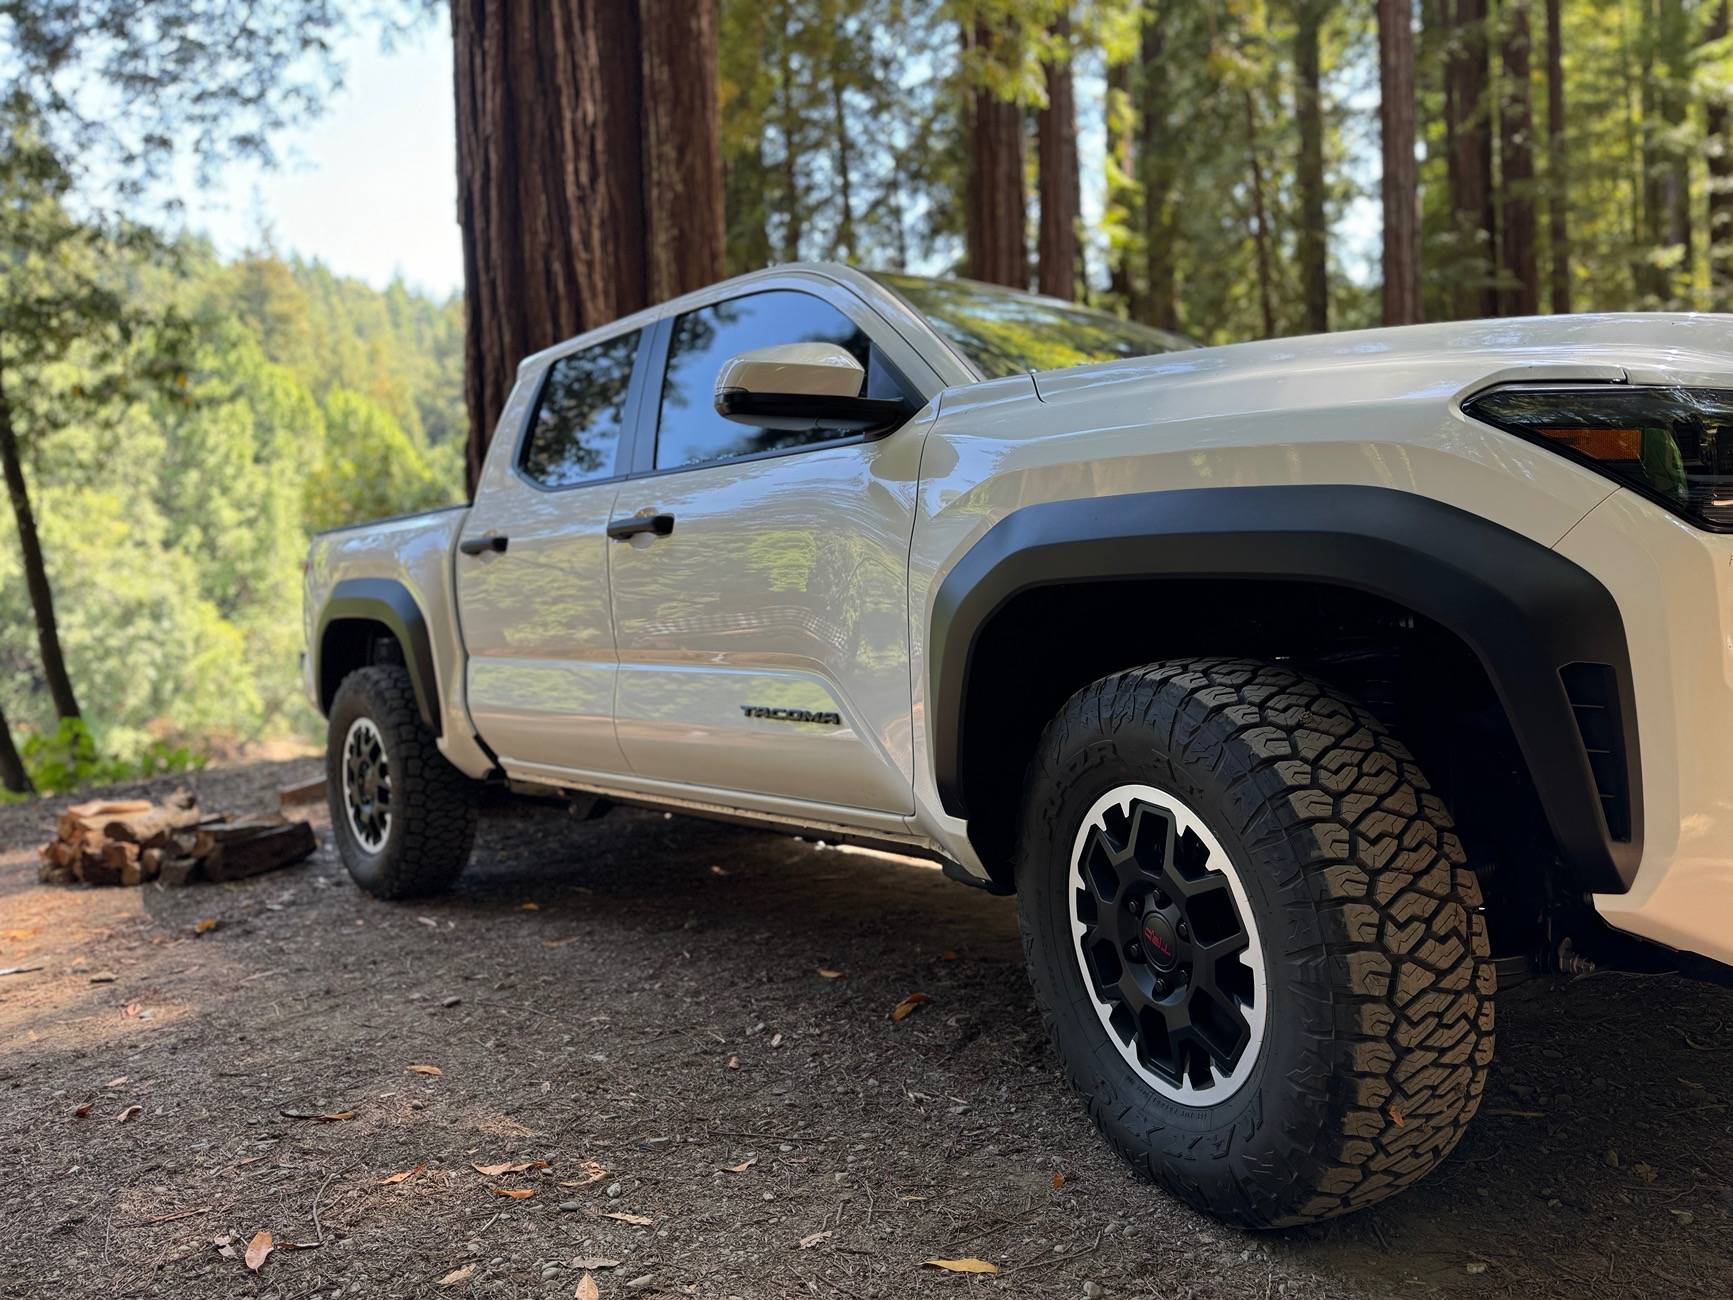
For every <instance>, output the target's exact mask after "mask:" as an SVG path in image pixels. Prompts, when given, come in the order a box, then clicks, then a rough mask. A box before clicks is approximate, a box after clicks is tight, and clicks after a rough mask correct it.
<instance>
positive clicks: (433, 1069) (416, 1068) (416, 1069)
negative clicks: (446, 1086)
mask: <svg viewBox="0 0 1733 1300" xmlns="http://www.w3.org/2000/svg"><path fill="white" fill-rule="evenodd" d="M404 1069H406V1070H408V1071H409V1073H411V1074H429V1075H432V1076H433V1077H434V1078H435V1079H437V1078H439V1077H440V1076H442V1075H443V1074H444V1073H445V1071H444V1070H442V1069H440V1068H439V1067H438V1066H437V1065H408V1066H405V1067H404Z"/></svg>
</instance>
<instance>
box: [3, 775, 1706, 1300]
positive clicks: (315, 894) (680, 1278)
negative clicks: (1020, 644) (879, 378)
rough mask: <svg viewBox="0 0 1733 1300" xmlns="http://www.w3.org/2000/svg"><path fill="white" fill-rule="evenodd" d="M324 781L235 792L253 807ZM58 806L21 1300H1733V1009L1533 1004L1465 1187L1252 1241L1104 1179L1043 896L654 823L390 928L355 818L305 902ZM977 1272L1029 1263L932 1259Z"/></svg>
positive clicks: (35, 828)
mask: <svg viewBox="0 0 1733 1300" xmlns="http://www.w3.org/2000/svg"><path fill="white" fill-rule="evenodd" d="M308 771H309V769H308V767H307V766H306V765H276V766H259V767H255V768H249V769H238V770H235V771H231V772H226V773H214V774H209V775H207V776H204V777H201V778H199V783H200V786H201V796H202V797H203V799H204V802H205V803H206V805H207V806H211V807H223V806H231V807H242V806H249V805H252V806H256V805H258V804H260V803H262V802H264V801H265V800H266V799H267V798H268V796H269V793H270V791H271V790H273V789H274V788H275V787H276V786H278V785H280V784H286V783H287V782H288V781H289V780H290V779H292V778H296V777H300V776H304V775H306V774H307V772H308ZM48 811H49V810H45V809H43V808H41V807H33V808H24V809H8V810H4V811H0V967H10V966H33V965H41V966H42V967H43V969H41V970H39V971H34V972H29V973H25V974H21V975H15V976H7V977H0V1044H4V1046H3V1047H0V1098H4V1104H3V1105H0V1172H3V1175H4V1177H5V1179H6V1186H7V1187H8V1188H9V1189H10V1194H9V1195H8V1197H7V1198H6V1199H5V1201H4V1203H3V1205H0V1295H5V1296H8V1297H10V1296H14V1295H16V1296H19V1297H35V1296H45V1297H46V1296H68V1295H76V1296H85V1295H89V1296H117V1297H118V1296H139V1295H151V1296H175V1297H182V1296H186V1297H202V1296H210V1297H218V1296H221V1297H229V1296H258V1297H261V1298H272V1300H311V1297H314V1296H320V1297H336V1296H339V1295H347V1296H354V1297H361V1296H369V1297H370V1296H422V1295H425V1296H449V1295H478V1296H499V1297H506V1296H571V1295H572V1294H573V1292H574V1289H575V1287H576V1284H577V1282H578V1279H579V1277H580V1276H581V1273H582V1268H581V1267H579V1266H577V1265H576V1264H575V1263H574V1261H578V1260H583V1261H586V1262H587V1263H588V1265H589V1267H590V1268H591V1269H592V1270H593V1271H594V1272H595V1275H596V1277H597V1279H598V1282H599V1284H600V1290H601V1294H602V1295H603V1296H613V1295H633V1296H657V1295H697V1296H714V1297H726V1296H739V1297H745V1298H747V1300H757V1298H759V1297H782V1296H788V1295H794V1294H801V1295H818V1296H842V1297H855V1298H857V1300H858V1298H861V1297H867V1296H883V1297H897V1298H900V1297H905V1296H924V1295H951V1294H961V1293H962V1292H964V1291H968V1292H993V1293H997V1294H1013V1295H1020V1296H1048V1295H1052V1296H1079V1295H1082V1294H1083V1287H1084V1283H1085V1282H1086V1281H1093V1282H1095V1283H1097V1284H1099V1285H1100V1286H1101V1287H1102V1288H1103V1289H1104V1291H1105V1294H1106V1295H1107V1296H1110V1297H1137V1296H1149V1297H1162V1300H1169V1298H1172V1297H1187V1296H1200V1297H1202V1296H1242V1295H1250V1296H1262V1295H1271V1296H1307V1297H1310V1296H1387V1295H1402V1296H1411V1295H1432V1294H1438V1295H1452V1296H1454V1295H1488V1296H1503V1295H1511V1296H1515V1295H1522V1296H1555V1295H1556V1296H1561V1297H1562V1296H1566V1295H1569V1296H1572V1297H1578V1296H1581V1295H1582V1294H1583V1293H1584V1292H1585V1291H1590V1292H1593V1293H1596V1294H1600V1295H1609V1296H1610V1295H1620V1296H1623V1295H1632V1296H1646V1295H1653V1296H1669V1297H1671V1296H1680V1295H1686V1296H1717V1297H1719V1296H1725V1295H1727V1294H1728V1292H1729V1286H1730V1283H1729V1278H1730V1276H1733V1234H1730V1233H1729V1231H1728V1221H1729V1217H1730V1212H1733V1188H1730V1187H1729V1180H1730V1178H1733V1172H1730V1171H1733V1116H1730V1114H1729V1110H1728V1106H1729V1103H1730V1101H1733V1084H1730V1083H1729V1066H1730V1065H1733V1031H1730V1029H1729V1026H1728V1018H1729V1014H1730V1012H1733V994H1729V993H1727V992H1724V991H1721V990H1716V989H1710V988H1706V987H1702V986H1697V985H1692V984H1688V983H1685V982H1682V981H1679V980H1675V979H1672V978H1646V979H1622V978H1618V977H1594V978H1591V979H1588V980H1582V981H1578V982H1576V983H1574V984H1571V985H1569V986H1564V987H1557V986H1553V985H1551V984H1530V985H1526V986H1523V987H1521V988H1517V989H1514V990H1511V991H1509V992H1508V993H1507V995H1506V996H1504V997H1503V998H1502V1000H1501V1004H1500V1008H1499V1016H1500V1030H1499V1058H1498V1063H1497V1066H1496V1069H1495V1074H1494V1080H1493V1084H1492V1088H1491V1091H1490V1093H1489V1096H1488V1100H1487V1103H1486V1108H1485V1110H1484V1111H1483V1113H1482V1116H1481V1118H1480V1119H1479V1120H1478V1121H1477V1123H1476V1125H1475V1126H1474V1128H1473V1129H1472V1130H1471V1132H1470V1135H1469V1137H1468V1138H1467V1140H1466V1141H1465V1142H1464V1144H1463V1145H1462V1147H1461V1148H1460V1149H1459V1150H1458V1152H1457V1153H1456V1154H1455V1156H1454V1157H1453V1158H1452V1159H1451V1160H1450V1162H1449V1163H1448V1164H1447V1166H1446V1167H1445V1168H1444V1169H1442V1170H1441V1171H1440V1172H1439V1173H1438V1174H1436V1175H1435V1176H1434V1177H1433V1178H1431V1179H1430V1180H1429V1181H1428V1182H1426V1183H1425V1184H1423V1185H1422V1186H1421V1187H1419V1188H1417V1189H1416V1190H1415V1191H1413V1192H1411V1193H1409V1194H1408V1195H1407V1196H1405V1197H1403V1198H1401V1199H1398V1200H1396V1201H1392V1202H1389V1203H1387V1204H1386V1205H1385V1206H1383V1207H1381V1208H1379V1209H1378V1210H1376V1211H1375V1212H1372V1213H1369V1214H1364V1215H1361V1216H1359V1217H1356V1218H1352V1219H1347V1220H1341V1221H1337V1222H1335V1223H1333V1224H1329V1225H1324V1226H1322V1227H1319V1228H1315V1229H1310V1230H1306V1231H1303V1232H1294V1233H1286V1234H1277V1235H1266V1236H1254V1235H1248V1234H1243V1233H1237V1232H1233V1231H1229V1230H1225V1229H1223V1228H1220V1227H1218V1226H1216V1225H1214V1224H1212V1223H1210V1222H1209V1221H1207V1220H1205V1219H1202V1218H1200V1217H1198V1216H1196V1215H1194V1214H1192V1213H1191V1212H1189V1211H1188V1210H1186V1209H1184V1208H1182V1207H1180V1206H1179V1205H1177V1204H1175V1203H1174V1202H1172V1201H1171V1200H1169V1199H1168V1198H1166V1197H1165V1196H1164V1195H1162V1194H1161V1193H1160V1192H1158V1191H1156V1190H1155V1189H1153V1188H1151V1187H1149V1186H1147V1185H1144V1184H1141V1183H1138V1182H1137V1181H1135V1180H1134V1179H1133V1178H1132V1177H1131V1176H1130V1175H1129V1174H1128V1173H1127V1171H1126V1170H1125V1168H1124V1167H1123V1166H1122V1165H1120V1164H1119V1163H1118V1161H1117V1160H1116V1159H1114V1158H1113V1157H1112V1156H1111V1155H1110V1154H1109V1153H1108V1152H1107V1151H1106V1149H1105V1148H1104V1147H1103V1146H1102V1145H1101V1143H1100V1142H1099V1141H1098V1140H1097V1139H1096V1137H1095V1134H1094V1132H1093V1130H1092V1129H1091V1128H1090V1126H1089V1124H1088V1122H1087V1120H1086V1119H1085V1117H1084V1116H1083V1114H1082V1111H1081V1108H1080V1107H1079V1106H1078V1105H1077V1104H1076V1103H1075V1101H1074V1100H1073V1098H1072V1097H1071V1095H1070V1094H1069V1093H1068V1092H1067V1090H1066V1089H1065V1087H1064V1085H1063V1084H1062V1082H1061V1081H1060V1079H1059V1076H1058V1071H1057V1069H1056V1066H1055V1063H1054V1060H1053V1058H1052V1056H1051V1053H1050V1051H1049V1049H1048V1047H1047V1044H1046V1042H1045V1039H1044V1037H1043V1036H1042V1034H1041V1032H1040V1027H1039V1024H1038V1022H1037V1020H1036V1017H1035V1013H1034V1009H1033V1005H1032V1003H1031V1000H1030V997H1029V993H1028V988H1027V983H1026V981H1025V979H1024V976H1023V973H1022V967H1021V951H1020V949H1019V946H1018V943H1017V937H1016V925H1015V911H1014V906H1013V905H1012V903H1010V902H1009V901H1007V900H1001V899H993V898H989V897H986V896H984V895H980V894H976V893H974V892H972V891H969V890H966V889H963V888H960V887H958V886H956V885H954V884H952V883H950V882H948V881H946V880H944V879H942V878H941V877H940V876H939V874H938V873H937V872H936V871H933V870H930V869H927V868H924V867H917V866H912V865H907V864H904V863H893V862H886V861H883V860H880V859H877V858H873V857H870V856H863V855H858V854H854V853H845V852H839V851H836V850H828V849H819V848H815V847H813V846H811V845H807V844H802V843H798V842H795V841H789V840H782V839H778V838H775V837H771V836H768V835H762V834H757V833H754V832H749V831H744V830H739V829H735V828H729V827H719V826H712V825H708V824H705V823H702V822H694V821H687V820H675V819H667V818H663V817H661V816H659V815H655V814H648V813H618V814H615V815H614V816H611V817H609V818H607V819H604V820H602V821H600V822H596V823H589V824H574V823H572V822H570V821H569V820H568V819H566V818H564V817H560V816H527V817H509V818H496V819H492V820H490V821H489V822H488V823H487V824H486V825H485V827H484V832H483V836H482V842H481V844H480V846H479V848H478V852H477V856H476V862H475V866H474V868H473V869H472V870H471V872H470V873H469V874H468V875H466V876H465V878H464V880H463V882H462V883H461V885H460V887H459V889H458V890H457V891H456V892H455V893H453V894H452V895H450V896H448V897H446V898H443V899H439V900H431V901H428V902H424V903H419V904H408V905H387V904H383V903H378V902H375V901H374V900H371V899H368V898H366V897H365V896H363V895H361V894H359V893H358V892H357V891H356V890H355V889H354V888H353V887H352V886H350V885H349V883H348V881H347V878H346V877H345V876H344V875H343V873H342V870H341V868H340V867H339V866H338V865H337V864H336V862H335V859H334V857H333V856H332V854H331V852H330V850H329V835H328V831H327V828H325V827H324V825H323V817H322V816H321V817H320V818H319V819H318V822H319V827H320V831H321V842H322V848H321V852H320V854H319V856H318V857H317V858H316V859H315V860H314V861H313V862H312V863H310V864H309V865H307V866H305V867H301V868H297V869H293V870H291V871H287V872H283V873H280V874H278V875H275V876H267V877H263V878H260V879H258V880H254V881H251V882H245V883H242V884H238V885H232V886H214V887H205V888H202V889H190V890H185V891H180V892H172V891H167V890H156V889H146V890H139V891H127V890H109V891H89V892H86V891H79V890H63V889H53V890H51V889H46V888H43V887H40V886H38V885H36V884H35V871H34V861H33V859H32V858H31V857H30V854H29V852H28V850H29V849H30V847H31V846H32V845H33V843H34V842H35V841H38V840H40V839H42V838H44V837H45V835H46V828H47V826H48V825H49V817H48ZM205 920H214V921H216V922H217V923H218V924H217V925H216V927H215V928H214V929H209V930H208V932H206V933H204V934H199V933H198V932H197V926H198V923H199V922H200V921H205ZM824 972H838V974H836V975H835V976H834V977H828V976H827V975H826V974H825V973H824ZM93 976H112V977H113V978H112V980H106V979H105V980H103V981H102V982H93V980H92V977H93ZM913 992H921V993H925V994H927V995H928V996H929V997H930V998H931V999H932V1000H931V1001H930V1002H928V1003H926V1004H924V1005H923V1006H922V1007H921V1008H920V1010H919V1011H917V1012H916V1013H915V1014H914V1015H912V1016H910V1017H908V1018H907V1019H905V1020H902V1021H900V1022H892V1021H891V1020H889V1019H888V1016H887V1013H888V1012H889V1010H890V1008H891V1007H892V1006H893V1005H895V1003H896V1002H897V1001H898V1000H900V999H901V998H903V997H904V996H905V995H907V994H909V993H913ZM411 1065H427V1066H433V1067H436V1068H437V1069H438V1070H439V1071H440V1073H439V1074H438V1075H437V1076H435V1075H432V1074H428V1073H424V1072H412V1071H410V1070H409V1069H408V1068H407V1067H409V1066H411ZM86 1102H89V1103H91V1109H90V1112H89V1114H88V1115H86V1116H85V1117H83V1118H78V1117H76V1116H75V1110H76V1108H78V1107H80V1106H82V1105H83V1104H84V1103H86ZM132 1106H138V1107H140V1108H141V1109H140V1111H139V1112H138V1113H137V1114H136V1116H134V1117H133V1118H130V1119H128V1120H126V1121H125V1122H122V1121H121V1120H120V1119H118V1118H117V1117H118V1116H120V1115H122V1114H124V1113H125V1112H126V1111H127V1109H128V1108H130V1107H132ZM285 1112H288V1113H285ZM296 1116H346V1118H331V1119H319V1118H298V1117H296ZM543 1160H545V1161H547V1162H549V1163H548V1166H547V1168H545V1169H543V1168H540V1167H538V1166H536V1165H534V1164H530V1165H528V1167H526V1168H523V1169H521V1170H508V1171H504V1172H501V1173H499V1174H496V1175H491V1176H486V1175H483V1174H481V1173H479V1172H477V1171H476V1169H475V1168H474V1166H475V1165H483V1166H493V1165H496V1164H522V1163H524V1162H533V1161H543ZM586 1161H593V1162H595V1163H596V1164H598V1165H600V1166H602V1167H603V1168H605V1169H606V1170H607V1173H606V1174H605V1175H604V1176H602V1177H600V1178H598V1179H596V1180H595V1181H590V1178H591V1174H590V1173H588V1172H586V1168H585V1162H586ZM423 1166H425V1167H423ZM410 1170H415V1171H417V1172H415V1173H413V1174H412V1175H411V1176H410V1177H408V1178H406V1179H403V1180H401V1181H398V1182H395V1183H386V1182H385V1181H384V1180H386V1179H388V1178H390V1177H391V1176H392V1175H394V1174H399V1173H403V1172H405V1171H410ZM522 1191H529V1192H533V1193H534V1194H533V1196H529V1197H512V1196H507V1195H502V1194H501V1193H504V1192H522ZM609 1216H629V1217H609ZM639 1219H642V1220H647V1222H642V1223H640V1222H636V1221H635V1220H639ZM261 1229H265V1230H269V1231H270V1232H271V1233H272V1234H273V1236H274V1238H275V1240H276V1242H277V1243H278V1244H279V1247H280V1248H279V1249H278V1251H277V1252H276V1253H275V1254H273V1255H272V1256H271V1257H270V1258H269V1259H267V1260H266V1262H265V1263H264V1265H263V1267H262V1268H261V1270H260V1272H259V1274H258V1275H257V1276H254V1275H252V1274H250V1273H248V1272H247V1270H246V1269H245V1267H244V1265H243V1264H242V1263H241V1261H240V1260H239V1259H238V1258H228V1257H225V1256H224V1255H223V1254H222V1253H221V1252H220V1250H219V1249H218V1246H217V1244H216V1243H217V1242H218V1241H219V1240H220V1239H222V1238H224V1237H232V1238H234V1239H235V1243H236V1249H237V1250H238V1249H239V1248H240V1247H241V1246H244V1243H245V1241H246V1240H247V1239H249V1238H251V1237H252V1236H253V1235H254V1234H255V1233H256V1232H257V1231H259V1230H261ZM285 1243H309V1244H308V1245H307V1246H305V1247H304V1248H301V1249H294V1250H290V1249H283V1248H281V1247H282V1246H283V1245H284V1244H285ZM960 1256H975V1257H979V1258H983V1259H987V1260H990V1261H992V1262H993V1263H995V1264H997V1265H998V1266H999V1268H1000V1269H1001V1270H1002V1271H1001V1272H1000V1274H999V1275H998V1276H997V1277H963V1276H956V1275H950V1274H945V1273H941V1272H939V1271H937V1270H934V1269H931V1268H925V1267H923V1266H922V1261H924V1260H927V1259H931V1258H935V1257H960ZM601 1261H618V1264H617V1265H614V1266H611V1267H603V1266H602V1264H601ZM464 1270H470V1271H468V1272H465V1271H464ZM454 1273H455V1274H459V1277H458V1279H457V1280H455V1281H453V1282H451V1283H450V1284H449V1285H446V1286H441V1285H439V1283H440V1280H441V1279H443V1278H447V1277H450V1276H451V1275H452V1274H454ZM645 1278H647V1279H648V1281H641V1279H645ZM633 1283H637V1285H635V1286H634V1285H631V1284H633Z"/></svg>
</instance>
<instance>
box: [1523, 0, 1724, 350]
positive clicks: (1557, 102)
mask: <svg viewBox="0 0 1733 1300" xmlns="http://www.w3.org/2000/svg"><path fill="white" fill-rule="evenodd" d="M1559 9H1560V0H1546V131H1547V157H1546V170H1547V181H1548V182H1549V183H1548V185H1547V225H1548V235H1549V240H1548V242H1549V243H1551V245H1552V309H1553V312H1554V314H1555V315H1560V316H1563V315H1567V314H1568V313H1569V312H1570V309H1571V244H1570V177H1569V168H1568V163H1567V160H1566V153H1567V148H1566V139H1565V68H1564V29H1563V23H1562V20H1561V17H1560V13H1559ZM1722 12H1723V13H1725V12H1726V0H1722Z"/></svg>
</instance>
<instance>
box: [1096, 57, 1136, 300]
mask: <svg viewBox="0 0 1733 1300" xmlns="http://www.w3.org/2000/svg"><path fill="white" fill-rule="evenodd" d="M1131 102H1132V101H1131V65H1130V64H1129V63H1110V64H1108V66H1107V96H1106V104H1105V107H1106V121H1105V123H1104V125H1105V127H1106V130H1107V152H1108V156H1109V157H1110V158H1111V160H1112V162H1113V167H1114V170H1115V171H1117V172H1118V174H1119V175H1120V176H1121V177H1123V178H1125V179H1126V180H1127V181H1129V180H1130V178H1131V176H1132V174H1133V169H1134V168H1135V166H1136V161H1135V159H1136V156H1137V150H1136V145H1135V140H1136V138H1137V129H1136V125H1135V124H1136V121H1137V115H1136V113H1135V112H1134V111H1132V110H1131ZM1129 190H1130V187H1129V186H1127V185H1114V184H1112V183H1110V184H1109V188H1108V195H1107V201H1108V203H1109V205H1113V204H1119V205H1122V206H1123V207H1125V208H1126V209H1128V211H1129V215H1128V218H1127V221H1126V225H1127V226H1130V225H1131V224H1132V223H1133V222H1134V221H1135V220H1136V215H1135V205H1134V204H1133V203H1132V202H1131V201H1130V200H1131V196H1130V192H1129ZM1107 262H1108V272H1107V273H1108V277H1109V285H1110V288H1111V290H1112V292H1113V296H1114V297H1115V298H1117V299H1118V300H1119V301H1120V302H1122V303H1124V304H1125V305H1126V307H1127V309H1128V310H1131V311H1132V314H1133V315H1136V311H1135V309H1133V308H1132V300H1133V297H1134V296H1135V290H1134V289H1133V288H1132V280H1131V255H1130V252H1129V251H1128V250H1127V249H1124V248H1118V249H1109V250H1108V254H1107Z"/></svg>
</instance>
